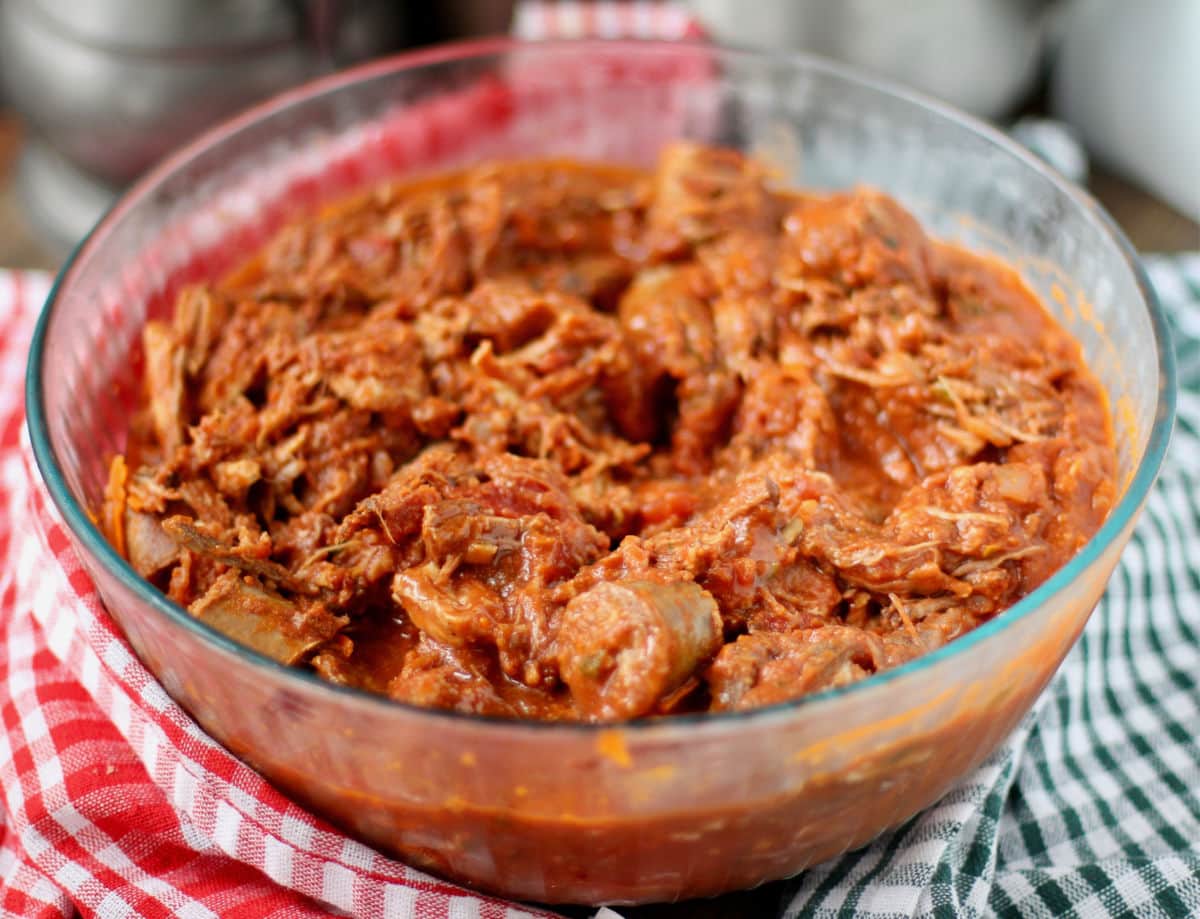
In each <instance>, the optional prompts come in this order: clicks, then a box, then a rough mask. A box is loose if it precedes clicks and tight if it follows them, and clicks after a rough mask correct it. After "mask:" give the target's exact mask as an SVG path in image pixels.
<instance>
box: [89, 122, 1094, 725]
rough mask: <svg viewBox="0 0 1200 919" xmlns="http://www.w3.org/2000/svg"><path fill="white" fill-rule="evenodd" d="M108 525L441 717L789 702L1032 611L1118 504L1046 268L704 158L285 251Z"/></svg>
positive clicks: (112, 500)
mask: <svg viewBox="0 0 1200 919" xmlns="http://www.w3.org/2000/svg"><path fill="white" fill-rule="evenodd" d="M143 343H144V351H145V391H146V404H145V410H144V411H143V412H141V413H140V414H139V415H138V416H137V417H136V418H135V419H134V422H133V424H132V426H131V431H130V436H129V446H128V450H127V454H126V455H125V456H118V457H116V458H115V459H114V461H113V463H112V467H111V472H110V481H109V485H108V489H107V492H106V500H105V504H104V507H103V509H102V514H101V517H102V522H103V525H104V527H105V529H106V532H107V534H108V537H109V539H110V540H111V541H112V542H113V544H114V545H115V547H116V548H117V549H118V551H120V552H121V553H122V554H123V555H124V556H125V557H126V558H127V559H128V560H129V561H130V563H131V564H132V565H133V567H134V568H135V569H136V570H137V571H138V572H139V573H140V574H141V575H142V576H144V577H146V578H148V579H149V580H150V581H151V582H153V583H154V584H156V585H157V586H158V587H159V588H160V589H162V590H163V591H164V592H165V593H166V594H167V595H168V596H169V597H170V598H171V599H172V600H174V601H176V602H177V603H179V604H180V605H182V606H184V607H186V608H187V609H188V610H189V611H190V612H191V614H192V615H194V616H195V617H197V618H198V619H200V620H202V621H204V622H206V623H208V624H209V625H211V626H213V627H214V628H216V629H218V630H219V631H221V632H223V633H225V634H227V635H229V636H231V637H233V638H234V639H236V640H238V641H240V642H243V643H244V644H246V645H248V646H250V647H252V648H254V649H256V650H258V651H260V652H262V653H263V654H266V655H268V656H270V657H272V658H274V659H276V660H278V661H281V662H283V663H286V664H290V665H294V666H297V667H306V668H311V669H312V670H313V671H315V672H316V673H317V674H319V675H320V676H321V677H323V678H325V679H327V680H329V681H331V682H334V683H340V684H344V685H351V686H356V687H360V688H363V689H366V690H369V691H371V692H376V693H381V694H385V695H388V696H391V697H393V698H395V699H399V700H403V701H405V702H409V703H413V704H416V705H421V706H428V707H435V708H443V709H454V710H458V711H465V712H475V713H482V714H488V715H494V716H501V717H510V718H526V719H549V720H587V721H619V720H626V719H633V718H640V717H647V716H661V715H669V714H671V713H676V712H697V711H724V710H736V709H746V708H752V707H756V706H762V705H769V704H772V703H776V702H779V701H782V700H786V699H792V698H796V697H798V696H802V695H805V694H807V693H812V692H816V691H820V690H823V689H827V688H830V687H835V686H841V685H845V684H847V683H850V682H853V681H856V680H859V679H862V678H864V677H867V676H869V675H870V674H872V673H875V672H878V671H881V670H885V669H887V668H891V667H895V666H897V665H899V664H902V663H904V662H906V661H909V660H911V659H913V658H915V657H917V656H919V655H921V654H924V653H926V652H928V651H930V650H932V649H934V648H937V647H940V646H942V645H944V644H945V643H946V642H949V641H952V640H953V639H955V638H956V637H958V636H959V635H962V634H963V633H965V632H967V631H969V630H971V629H973V628H975V627H976V626H978V625H979V624H980V623H982V622H985V621H987V620H988V619H990V618H992V617H994V616H996V615H998V614H1000V613H1002V612H1003V611H1004V610H1005V609H1006V608H1007V607H1009V606H1010V605H1012V604H1013V603H1014V602H1016V601H1017V600H1019V599H1020V598H1021V597H1023V596H1025V595H1026V594H1028V593H1029V592H1030V591H1031V590H1033V589H1034V588H1035V587H1037V586H1038V584H1040V583H1042V582H1043V581H1044V580H1045V579H1046V578H1047V577H1048V576H1049V575H1050V574H1051V573H1053V572H1054V571H1055V570H1056V569H1057V568H1058V567H1060V566H1061V565H1062V564H1063V563H1064V562H1065V561H1066V560H1067V559H1069V558H1070V557H1071V556H1072V555H1073V554H1074V553H1075V552H1076V551H1077V550H1078V549H1079V548H1080V547H1081V545H1082V544H1083V543H1084V542H1085V541H1086V540H1087V539H1088V538H1089V537H1090V536H1091V535H1092V534H1093V533H1094V532H1095V531H1096V529H1097V528H1098V527H1099V525H1100V523H1101V522H1102V521H1103V519H1104V517H1105V515H1106V513H1107V512H1108V510H1109V508H1110V506H1111V504H1112V503H1113V501H1114V498H1115V482H1114V479H1115V452H1114V449H1113V443H1112V434H1111V427H1110V424H1109V420H1108V412H1107V409H1106V404H1105V399H1104V395H1103V392H1102V390H1101V388H1100V386H1099V385H1098V384H1097V382H1096V381H1095V380H1094V379H1093V377H1092V376H1091V375H1090V373H1089V372H1088V370H1087V368H1086V367H1085V365H1084V363H1083V361H1082V358H1081V355H1080V349H1079V346H1078V345H1077V343H1076V342H1075V341H1073V340H1072V339H1071V338H1070V337H1069V336H1068V335H1067V334H1066V333H1065V332H1064V331H1063V330H1062V329H1060V328H1059V327H1058V326H1057V325H1055V323H1054V322H1053V321H1052V319H1051V318H1050V317H1049V315H1048V314H1047V313H1046V311H1045V310H1044V309H1043V308H1042V306H1041V305H1040V304H1039V302H1038V301H1037V299H1036V298H1035V297H1034V296H1033V295H1032V294H1031V293H1030V291H1029V290H1028V289H1026V288H1025V287H1024V286H1023V284H1022V283H1021V281H1020V280H1019V278H1018V277H1017V275H1016V274H1015V272H1013V271H1012V270H1011V269H1010V268H1007V267H1005V266H1003V265H1001V264H999V263H997V262H995V261H992V260H988V259H985V258H982V257H980V256H977V255H973V254H971V253H968V252H965V251H962V250H960V249H957V248H954V247H951V246H949V245H946V244H942V243H938V242H935V241H933V240H931V239H930V238H928V237H927V236H926V235H925V234H924V233H923V232H922V229H921V227H920V226H919V225H918V224H917V222H916V221H915V220H914V218H913V217H912V216H911V215H909V214H908V213H907V212H905V211H904V210H903V209H902V208H901V207H900V206H899V205H898V204H897V203H896V202H895V201H893V200H891V199H890V198H888V197H886V196H884V195H882V194H880V193H878V192H875V191H871V190H867V189H860V190H856V191H853V192H847V193H840V194H833V195H827V196H818V195H810V194H803V193H797V192H794V191H790V190H786V189H781V188H779V187H777V186H776V184H775V183H774V182H773V181H772V180H771V176H770V174H769V172H768V170H767V169H766V168H765V167H764V166H763V165H762V164H760V163H758V162H756V161H755V160H753V159H750V158H747V157H744V156H742V155H741V154H738V153H736V152H733V151H729V150H723V149H715V148H709V147H704V146H699V145H694V144H685V143H680V144H676V145H674V146H672V147H670V148H668V149H667V150H666V151H665V152H664V153H663V155H662V157H661V159H660V161H659V163H658V166H657V168H656V169H655V170H653V171H652V172H648V173H647V172H643V171H638V170H633V169H627V168H624V167H616V166H609V165H595V164H586V163H575V162H566V161H529V162H517V163H507V164H489V165H485V166H480V167H476V168H472V169H469V170H466V171H463V172H458V173H454V174H450V175H444V176H438V177H435V178H432V179H425V180H421V181H418V182H413V183H408V184H395V185H387V186H384V187H380V188H378V189H375V190H373V191H371V192H370V193H369V194H366V195H364V196H361V197H358V198H355V199H353V200H350V201H346V202H342V203H339V204H336V205H334V206H333V207H332V208H330V209H327V210H326V211H324V212H322V213H320V214H318V215H316V216H313V217H311V218H308V219H305V220H302V221H300V222H298V223H296V224H293V225H291V226H289V227H288V228H286V229H284V230H283V231H282V232H281V233H280V234H279V235H278V236H277V237H276V238H275V239H274V240H273V241H271V242H270V243H269V244H268V245H267V246H266V247H265V248H264V250H263V251H262V252H260V253H258V254H256V255H255V256H254V257H253V258H252V259H251V260H250V261H249V262H248V263H247V264H246V265H245V266H243V267H242V268H241V269H239V270H238V271H236V272H235V273H234V274H232V275H231V276H229V277H227V278H226V279H224V280H223V281H222V282H220V283H214V284H211V285H207V286H200V287H194V288H191V289H188V290H186V291H185V292H184V293H183V294H182V295H181V296H180V297H179V300H178V303H177V304H176V309H175V313H174V316H173V317H172V318H171V319H170V320H169V321H151V322H149V323H148V324H147V325H146V328H145V332H144V342H143Z"/></svg>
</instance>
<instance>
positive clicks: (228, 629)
mask: <svg viewBox="0 0 1200 919" xmlns="http://www.w3.org/2000/svg"><path fill="white" fill-rule="evenodd" d="M188 611H189V612H190V613H191V614H192V615H193V616H195V617H196V618H197V619H199V620H200V621H201V622H203V623H205V624H207V625H210V626H212V627H213V628H214V629H216V630H217V631H218V632H220V633H222V634H223V635H226V636H228V637H229V638H232V639H233V640H234V641H236V642H238V643H239V644H242V645H246V646H248V647H250V648H253V649H254V650H255V651H258V652H259V653H260V654H265V655H266V656H267V657H269V658H272V659H273V660H277V661H279V662H280V663H281V664H295V663H297V662H298V661H300V660H302V659H303V658H304V657H305V656H306V655H307V654H308V653H309V652H311V651H313V650H315V649H316V648H317V647H319V646H320V645H321V644H323V643H324V642H325V641H327V640H328V639H329V638H332V637H333V635H335V634H336V633H337V631H338V630H339V629H340V628H341V627H342V626H343V625H345V620H344V619H338V618H337V617H334V616H331V615H330V614H329V613H328V611H326V610H325V609H324V607H322V606H321V605H320V604H315V605H313V604H306V605H301V604H298V603H296V602H294V601H291V600H287V599H285V598H283V597H282V596H280V595H279V594H277V593H275V592H274V591H271V590H268V589H267V588H265V587H264V586H263V585H262V584H261V583H260V582H258V581H257V580H255V579H253V578H248V577H246V576H245V575H243V574H241V573H240V572H237V571H228V572H226V573H225V574H223V575H221V576H220V577H219V578H217V580H216V581H215V582H214V583H213V585H212V586H211V587H210V588H209V589H208V591H207V592H206V593H205V594H204V596H202V597H200V598H199V599H198V600H196V601H195V602H194V603H192V604H191V605H190V606H189V607H188Z"/></svg>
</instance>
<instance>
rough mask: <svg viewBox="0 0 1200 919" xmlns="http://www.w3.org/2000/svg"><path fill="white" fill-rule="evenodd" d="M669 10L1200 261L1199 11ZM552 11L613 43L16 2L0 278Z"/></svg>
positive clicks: (762, 3) (1048, 5) (7, 28)
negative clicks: (915, 119) (392, 74)
mask: <svg viewBox="0 0 1200 919" xmlns="http://www.w3.org/2000/svg"><path fill="white" fill-rule="evenodd" d="M606 5H607V6H608V7H609V9H607V10H606V11H605V14H607V13H611V7H612V6H613V4H611V3H608V4H606ZM653 5H654V4H653V3H651V2H649V0H627V2H626V4H625V6H627V7H629V8H630V11H631V12H632V13H634V14H639V15H640V14H642V13H645V12H647V8H648V7H650V6H653ZM660 5H661V4H660ZM671 5H673V6H677V7H679V8H680V10H681V11H682V12H683V13H686V15H687V16H688V17H690V18H691V21H692V22H694V24H695V25H696V26H698V28H699V30H701V31H703V32H704V33H706V34H707V35H709V36H711V37H712V38H714V39H716V40H718V41H723V42H730V43H734V44H742V45H758V46H767V47H770V48H774V49H781V50H782V49H800V50H805V51H812V52H816V53H819V54H823V55H826V56H829V57H833V58H837V59H839V60H843V61H846V62H848V63H850V64H852V65H854V66H856V67H858V68H860V69H863V70H866V71H870V72H873V73H875V74H878V75H880V76H883V77H886V78H889V79H893V80H896V81H898V82H901V83H904V84H907V85H910V86H912V87H914V88H917V89H920V90H922V91H924V92H927V93H931V94H933V95H935V96H938V97H940V98H942V99H945V100H946V101H947V102H949V103H951V104H952V105H955V106H957V107H960V108H964V109H966V110H968V111H970V112H972V113H974V114H976V115H979V116H981V117H984V118H988V119H991V120H993V121H995V122H996V123H997V124H998V125H1000V126H1001V127H1003V128H1004V129H1006V130H1011V131H1012V133H1013V134H1014V136H1016V137H1017V138H1018V139H1019V140H1021V141H1022V142H1025V143H1027V144H1028V145H1029V146H1030V147H1031V148H1033V149H1034V150H1035V151H1036V152H1038V153H1040V154H1041V155H1043V156H1045V157H1046V158H1047V159H1048V160H1049V161H1050V162H1051V163H1052V164H1053V165H1055V166H1056V167H1057V168H1059V169H1060V170H1061V171H1063V172H1064V173H1066V174H1068V175H1069V176H1070V177H1072V178H1074V179H1076V180H1077V181H1079V182H1081V183H1082V184H1084V185H1086V186H1087V187H1088V188H1089V189H1090V190H1091V191H1092V193H1093V194H1094V195H1095V196H1096V197H1097V198H1098V199H1099V200H1100V201H1101V203H1102V204H1104V206H1105V207H1107V208H1108V209H1109V211H1110V212H1111V213H1112V214H1113V216H1114V217H1116V219H1117V221H1118V222H1119V223H1120V224H1121V225H1122V226H1123V228H1124V229H1125V231H1126V233H1127V234H1128V235H1129V236H1130V237H1131V239H1132V240H1133V242H1134V245H1135V246H1137V247H1138V248H1139V249H1143V250H1155V251H1181V250H1191V249H1200V0H1142V2H1137V3H1133V2H1129V0H906V2H904V3H896V2H894V0H753V2H750V0H679V2H677V3H675V4H671ZM548 18H549V19H551V20H553V21H554V23H555V27H554V29H553V31H554V32H555V34H573V33H574V34H583V33H585V32H589V33H594V32H597V31H600V32H603V31H604V22H605V16H604V15H598V13H597V8H596V7H595V6H593V5H590V4H588V3H587V2H552V0H551V2H534V0H518V2H516V3H513V2H507V0H438V2H434V3H428V2H427V3H415V2H403V0H0V268H12V267H25V268H31V267H32V268H51V269H52V268H54V267H56V266H57V265H58V264H59V263H60V262H61V260H62V259H63V258H64V257H65V254H66V253H67V252H68V251H69V250H70V248H71V246H72V245H73V243H74V242H75V241H77V240H78V239H79V238H80V237H81V236H82V235H83V234H84V233H86V232H87V230H88V228H89V227H90V226H91V224H92V223H93V222H94V221H95V220H96V218H97V217H98V216H99V215H100V213H102V211H103V210H104V209H105V207H107V205H108V204H109V203H110V202H111V201H112V199H113V198H114V197H115V196H116V195H117V194H118V193H119V191H120V189H121V188H122V187H124V186H125V185H127V184H128V183H129V182H130V181H132V180H133V179H134V178H135V177H136V176H137V175H139V174H140V173H142V172H143V171H145V170H146V169H147V168H148V167H149V166H151V165H152V164H153V163H154V162H155V161H157V160H158V159H160V158H161V157H162V156H163V155H164V154H166V153H167V152H168V151H170V150H171V149H173V148H175V147H177V146H178V145H180V144H181V143H183V142H185V141H186V140H187V139H188V138H190V137H191V136H193V135H195V134H196V133H197V132H199V131H201V130H203V129H204V128H206V127H208V126H210V125H211V124H213V123H214V122H216V121H220V120H221V119H223V118H225V117H227V116H228V115H230V114H232V113H233V112H236V111H238V110H239V109H242V108H245V107H246V106H248V105H250V104H252V103H253V102H255V101H256V100H259V99H262V98H265V97H267V96H270V95H273V94H275V93H277V92H279V91H280V90H282V89H285V88H287V87H288V86H292V85H295V84H297V83H300V82H303V81H305V80H307V79H311V78H312V77H315V76H318V75H320V74H322V73H326V72H329V71H331V70H335V69H338V68H341V67H345V66H349V65H352V64H355V63H359V62H361V61H364V60H367V59H370V58H372V57H375V56H379V55H383V54H389V53H393V52H395V51H399V50H402V49H406V48H413V47H418V46H422V45H427V44H431V43H434V42H440V41H446V40H453V39H462V38H468V37H472V36H478V35H487V34H499V33H506V32H514V31H515V32H516V34H518V35H521V36H523V37H537V36H538V35H539V34H543V33H544V31H545V30H544V28H543V25H544V23H545V22H546V21H547V19H548Z"/></svg>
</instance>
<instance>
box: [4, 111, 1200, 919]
mask: <svg viewBox="0 0 1200 919" xmlns="http://www.w3.org/2000/svg"><path fill="white" fill-rule="evenodd" d="M20 140H21V128H20V126H19V124H18V123H17V122H16V120H15V119H14V118H13V117H11V116H10V115H6V114H5V113H4V112H0V268H42V269H47V270H53V269H55V268H56V267H57V266H58V264H59V261H60V259H61V255H59V254H58V253H55V252H54V251H53V250H52V249H51V248H49V247H47V246H45V245H43V244H42V243H40V242H39V241H38V239H37V238H36V236H35V234H34V232H33V228H32V227H30V226H29V224H28V221H27V220H26V219H25V217H24V215H23V214H22V211H21V208H20V205H19V202H18V201H17V197H16V195H15V193H14V190H13V183H12V177H13V173H14V170H15V165H16V157H17V151H18V149H19V146H20ZM1088 188H1089V190H1090V191H1091V192H1092V194H1093V195H1095V196H1096V198H1097V199H1098V200H1099V201H1100V203H1101V204H1102V205H1104V207H1105V208H1107V209H1108V211H1109V213H1111V214H1112V215H1113V217H1114V218H1116V221H1117V223H1118V224H1120V226H1121V227H1122V228H1123V229H1124V230H1125V232H1126V233H1127V234H1128V236H1129V238H1130V239H1131V240H1132V241H1133V244H1134V245H1135V246H1136V247H1137V248H1138V249H1139V250H1143V251H1147V252H1176V251H1186V250H1197V249H1200V225H1198V224H1196V223H1195V222H1193V221H1191V220H1189V219H1188V218H1187V217H1185V216H1184V215H1183V214H1180V213H1179V212H1178V211H1176V210H1174V209H1172V208H1171V207H1169V206H1168V205H1166V204H1164V203H1163V202H1161V201H1159V200H1158V199H1156V198H1154V197H1153V196H1152V195H1149V194H1147V193H1146V192H1144V191H1142V190H1141V189H1139V188H1137V187H1136V186H1134V185H1132V184H1130V183H1128V182H1126V181H1125V180H1123V179H1121V178H1119V177H1117V176H1115V175H1112V174H1110V173H1108V172H1106V171H1104V170H1102V169H1096V170H1094V171H1093V174H1092V176H1091V179H1090V180H1089V182H1088ZM793 889H794V888H793V882H788V881H779V882H776V883H774V884H766V885H764V886H762V887H760V888H758V889H757V890H751V891H745V892H743V893H737V894H730V895H728V896H724V897H719V898H717V899H715V900H707V901H692V902H688V903H677V904H669V905H656V906H646V907H637V908H627V907H622V908H621V910H620V913H621V915H622V916H624V917H626V919H741V917H745V916H756V917H757V916H762V917H772V916H777V915H780V914H781V913H782V912H783V909H784V908H785V907H786V906H787V903H788V901H789V900H790V897H791V893H792V890H793ZM563 912H564V914H565V915H568V916H571V917H573V919H584V917H586V916H591V915H592V914H593V913H594V912H595V911H594V910H591V909H565V910H563Z"/></svg>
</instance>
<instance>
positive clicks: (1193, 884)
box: [785, 254, 1200, 919]
mask: <svg viewBox="0 0 1200 919" xmlns="http://www.w3.org/2000/svg"><path fill="white" fill-rule="evenodd" d="M1146 267H1147V269H1148V271H1149V272H1150V276H1151V280H1152V281H1153V282H1154V285H1155V288H1156V289H1157V290H1158V293H1159V296H1160V298H1161V299H1162V301H1163V304H1164V306H1165V307H1166V310H1167V313H1168V314H1169V316H1170V319H1171V323H1172V331H1173V333H1174V339H1175V346H1176V351H1177V354H1178V358H1179V379H1180V392H1179V403H1178V406H1179V408H1178V411H1179V415H1178V421H1177V423H1176V428H1175V436H1174V439H1173V441H1172V443H1171V448H1170V453H1169V455H1168V457H1167V461H1166V464H1165V465H1164V467H1163V470H1162V474H1161V476H1160V477H1159V480H1158V483H1157V485H1156V486H1155V488H1154V490H1153V491H1152V492H1151V494H1150V497H1149V500H1148V501H1147V504H1146V511H1145V513H1144V515H1143V517H1142V518H1141V520H1140V522H1139V524H1138V526H1137V529H1136V530H1135V532H1134V534H1133V539H1132V541H1131V542H1130V545H1129V547H1128V549H1126V551H1125V553H1124V555H1123V556H1122V557H1121V561H1120V563H1119V565H1118V566H1117V569H1116V571H1115V573H1114V574H1113V577H1112V580H1111V582H1110V584H1109V588H1108V592H1107V593H1106V594H1105V597H1104V599H1103V600H1102V601H1101V603H1100V605H1099V607H1097V609H1096V611H1095V613H1094V614H1093V615H1092V618H1091V620H1090V621H1089V623H1088V625H1087V627H1086V628H1085V630H1084V632H1083V636H1082V637H1081V639H1080V641H1079V644H1078V645H1077V646H1076V647H1075V648H1074V650H1073V651H1072V652H1071V654H1070V655H1069V656H1068V658H1067V660H1066V661H1065V662H1064V664H1063V666H1062V669H1061V670H1060V671H1059V674H1058V676H1057V677H1056V679H1055V680H1054V682H1053V683H1052V684H1051V686H1050V687H1049V688H1048V689H1047V690H1046V692H1045V693H1043V694H1042V697H1041V699H1040V700H1039V701H1038V704H1037V705H1036V707H1035V709H1034V710H1033V711H1032V712H1031V713H1030V714H1029V716H1028V717H1026V719H1025V721H1024V722H1023V723H1022V724H1021V726H1020V727H1019V728H1018V729H1017V731H1016V732H1015V733H1014V734H1013V735H1012V737H1011V738H1009V740H1008V741H1007V743H1005V744H1004V746H1003V747H1002V748H1001V749H1000V750H999V751H998V752H997V753H996V754H995V755H993V756H992V757H991V758H990V759H989V760H988V761H987V762H986V763H984V765H983V766H981V767H980V768H979V770H978V771H977V772H976V773H975V774H974V775H972V776H971V777H970V778H969V779H967V780H966V781H965V782H963V783H962V784H961V785H960V786H959V787H958V788H957V789H955V790H954V791H952V792H951V793H950V794H949V795H947V796H946V798H944V799H943V800H942V801H941V802H940V803H939V804H937V805H936V806H934V807H933V808H931V809H930V810H928V811H926V812H925V813H922V814H920V815H918V816H917V817H915V818H913V819H912V820H911V821H909V822H908V823H907V824H905V825H904V826H903V827H901V828H900V829H898V830H896V831H895V832H893V833H890V834H888V835H886V836H884V837H882V838H880V839H878V840H876V841H875V842H874V843H873V844H872V845H871V846H869V847H868V848H866V849H863V850H861V851H859V852H855V853H851V854H850V855H847V856H844V857H843V858H840V859H837V860H835V861H832V862H829V863H827V864H824V865H821V866H819V867H817V868H814V869H812V870H810V871H807V872H805V873H804V874H802V875H800V876H799V877H797V878H796V879H795V881H794V882H793V883H794V884H795V885H796V889H795V894H794V896H793V897H792V899H791V903H790V906H789V907H788V909H787V912H786V914H785V915H786V916H787V919H799V917H810V916H812V917H833V916H837V917H843V916H856V917H872V919H874V917H878V919H882V917H909V916H935V917H963V916H967V917H970V916H991V915H999V916H1021V917H1063V916H1077V917H1091V916H1103V917H1111V916H1131V917H1138V919H1141V917H1154V916H1169V917H1176V916H1200V254H1196V255H1188V256H1177V257H1165V256H1151V257H1148V258H1147V259H1146Z"/></svg>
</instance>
